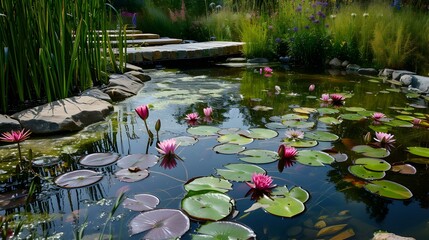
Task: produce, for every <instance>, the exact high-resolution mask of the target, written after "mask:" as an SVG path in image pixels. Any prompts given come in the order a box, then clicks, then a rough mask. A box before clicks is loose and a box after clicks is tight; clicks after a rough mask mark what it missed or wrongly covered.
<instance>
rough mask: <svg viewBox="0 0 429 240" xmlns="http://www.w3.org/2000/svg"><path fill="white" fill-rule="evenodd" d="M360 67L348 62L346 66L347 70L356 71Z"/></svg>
mask: <svg viewBox="0 0 429 240" xmlns="http://www.w3.org/2000/svg"><path fill="white" fill-rule="evenodd" d="M359 69H360V66H359V65H357V64H349V65H347V67H346V71H347V72H357V71H358V70H359Z"/></svg>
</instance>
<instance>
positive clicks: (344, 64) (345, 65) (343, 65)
mask: <svg viewBox="0 0 429 240" xmlns="http://www.w3.org/2000/svg"><path fill="white" fill-rule="evenodd" d="M348 65H349V61H347V60H345V61H344V62H342V63H341V67H343V68H345V67H347V66H348Z"/></svg>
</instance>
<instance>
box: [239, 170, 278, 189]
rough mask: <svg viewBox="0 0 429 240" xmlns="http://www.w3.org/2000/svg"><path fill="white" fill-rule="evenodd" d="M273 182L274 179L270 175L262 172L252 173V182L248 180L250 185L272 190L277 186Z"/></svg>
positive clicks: (255, 187)
mask: <svg viewBox="0 0 429 240" xmlns="http://www.w3.org/2000/svg"><path fill="white" fill-rule="evenodd" d="M272 183H273V179H272V178H271V177H270V176H268V175H265V174H262V173H254V174H253V175H252V183H249V182H246V184H247V185H248V186H249V187H251V188H254V189H257V190H261V191H266V190H270V189H272V188H274V187H276V185H273V184H272Z"/></svg>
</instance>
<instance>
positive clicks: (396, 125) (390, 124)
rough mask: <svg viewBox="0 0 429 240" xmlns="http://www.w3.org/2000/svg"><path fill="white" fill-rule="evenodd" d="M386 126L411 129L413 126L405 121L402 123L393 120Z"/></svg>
mask: <svg viewBox="0 0 429 240" xmlns="http://www.w3.org/2000/svg"><path fill="white" fill-rule="evenodd" d="M386 125H389V126H392V127H413V126H414V125H413V124H412V123H410V122H407V121H402V120H399V119H393V120H392V121H390V122H386Z"/></svg>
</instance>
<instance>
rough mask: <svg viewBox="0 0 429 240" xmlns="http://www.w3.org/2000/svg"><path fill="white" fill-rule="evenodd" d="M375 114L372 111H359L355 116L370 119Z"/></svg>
mask: <svg viewBox="0 0 429 240" xmlns="http://www.w3.org/2000/svg"><path fill="white" fill-rule="evenodd" d="M374 113H375V112H374V111H360V112H357V114H359V115H361V116H364V117H371V116H372V115H373V114H374Z"/></svg>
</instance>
